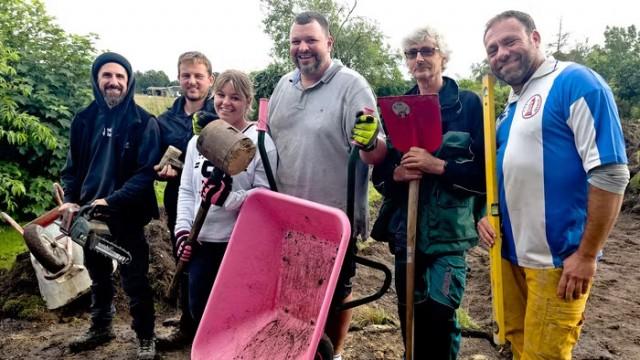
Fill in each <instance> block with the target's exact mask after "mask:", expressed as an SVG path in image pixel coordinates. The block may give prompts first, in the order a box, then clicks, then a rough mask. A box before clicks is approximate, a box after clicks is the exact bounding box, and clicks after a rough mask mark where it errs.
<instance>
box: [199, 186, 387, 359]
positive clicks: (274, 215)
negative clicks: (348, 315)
mask: <svg viewBox="0 0 640 360" xmlns="http://www.w3.org/2000/svg"><path fill="white" fill-rule="evenodd" d="M350 229H351V227H350V225H349V220H348V218H347V216H346V215H345V214H344V213H343V212H342V211H340V210H338V209H335V208H331V207H328V206H324V205H320V204H317V203H314V202H310V201H306V200H302V199H299V198H295V197H292V196H288V195H284V194H280V193H276V192H272V191H269V190H264V189H257V190H254V191H253V192H252V193H251V194H250V195H249V196H248V197H247V199H246V201H245V203H244V205H243V206H242V210H241V211H240V214H239V216H238V220H237V222H236V225H235V228H234V229H233V233H232V234H231V239H230V241H229V245H228V247H227V251H226V253H225V257H224V259H223V261H222V264H221V266H220V270H219V272H218V276H217V278H216V281H215V283H214V286H213V289H212V290H211V295H210V296H209V300H208V302H207V306H206V309H205V311H204V314H203V317H202V320H201V322H200V326H199V328H198V331H197V333H196V336H195V339H194V341H193V347H192V350H191V358H192V359H224V360H232V359H238V360H239V359H244V360H254V359H269V360H279V359H282V360H285V359H287V360H289V359H290V360H298V359H304V360H313V359H326V358H327V357H326V355H318V354H319V353H318V351H319V350H317V349H318V344H319V343H320V342H321V339H322V338H323V333H324V326H325V322H326V319H327V314H328V312H329V306H330V304H331V299H332V297H333V292H334V290H335V287H336V283H337V281H338V276H339V274H340V268H341V265H342V262H343V260H344V257H345V255H346V254H347V249H348V248H349V242H350V239H351V230H350ZM389 281H390V280H389ZM386 282H387V281H385V283H386ZM387 287H388V284H387ZM383 291H386V289H384V290H383ZM383 293H384V292H382V293H380V294H379V295H378V294H376V295H373V297H374V298H378V297H380V296H382V294H383ZM369 298H371V297H369ZM368 301H371V300H368ZM365 302H366V301H365ZM361 303H362V302H359V303H356V304H353V305H352V306H357V305H359V304H361ZM326 341H328V339H326V336H325V339H323V342H326ZM329 344H330V342H329ZM329 351H331V350H329Z"/></svg>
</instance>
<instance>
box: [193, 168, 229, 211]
mask: <svg viewBox="0 0 640 360" xmlns="http://www.w3.org/2000/svg"><path fill="white" fill-rule="evenodd" d="M216 170H217V171H219V170H218V169H215V170H214V171H216ZM232 183H233V179H232V178H231V176H229V175H227V174H223V175H222V176H216V175H214V176H211V177H209V178H207V179H204V180H202V191H200V196H201V197H202V201H203V202H205V203H207V202H208V203H210V204H211V205H217V206H222V205H224V202H225V201H226V200H227V197H229V193H230V192H231V184H232Z"/></svg>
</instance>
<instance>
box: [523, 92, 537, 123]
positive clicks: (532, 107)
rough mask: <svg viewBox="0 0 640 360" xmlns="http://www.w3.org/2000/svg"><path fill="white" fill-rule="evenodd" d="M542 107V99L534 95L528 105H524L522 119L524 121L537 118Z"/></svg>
mask: <svg viewBox="0 0 640 360" xmlns="http://www.w3.org/2000/svg"><path fill="white" fill-rule="evenodd" d="M541 106H542V97H541V96H540V95H538V94H536V95H533V96H532V97H530V98H529V100H527V102H526V103H524V107H523V108H522V117H523V118H524V119H528V118H531V117H533V116H535V115H536V114H537V113H538V111H540V107H541Z"/></svg>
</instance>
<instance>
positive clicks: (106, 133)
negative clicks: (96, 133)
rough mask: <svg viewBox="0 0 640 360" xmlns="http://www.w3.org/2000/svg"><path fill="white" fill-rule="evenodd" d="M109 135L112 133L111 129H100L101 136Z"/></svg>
mask: <svg viewBox="0 0 640 360" xmlns="http://www.w3.org/2000/svg"><path fill="white" fill-rule="evenodd" d="M111 133H112V131H111V128H103V129H102V136H105V137H111Z"/></svg>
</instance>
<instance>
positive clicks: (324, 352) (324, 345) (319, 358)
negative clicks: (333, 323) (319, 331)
mask: <svg viewBox="0 0 640 360" xmlns="http://www.w3.org/2000/svg"><path fill="white" fill-rule="evenodd" d="M313 359H314V360H331V359H333V344H332V343H331V340H330V339H329V337H328V336H327V334H324V335H322V338H321V339H320V343H319V344H318V349H317V350H316V356H315V357H314V358H313Z"/></svg>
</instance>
